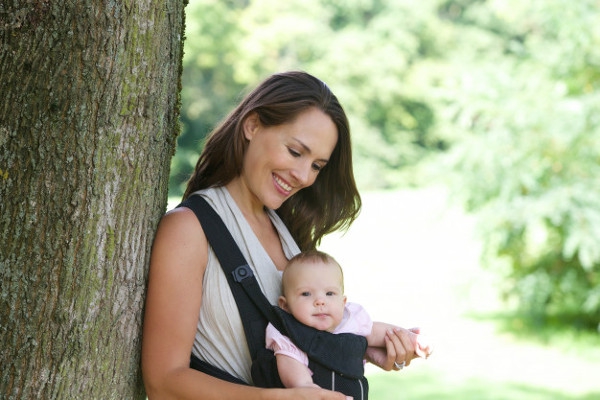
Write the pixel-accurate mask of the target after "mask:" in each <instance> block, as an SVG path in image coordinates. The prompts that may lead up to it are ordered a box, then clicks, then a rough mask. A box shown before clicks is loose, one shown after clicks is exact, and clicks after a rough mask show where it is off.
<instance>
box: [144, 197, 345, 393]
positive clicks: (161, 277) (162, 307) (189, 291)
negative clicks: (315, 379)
mask: <svg viewBox="0 0 600 400" xmlns="http://www.w3.org/2000/svg"><path fill="white" fill-rule="evenodd" d="M207 260H208V242H207V240H206V236H205V235H204V232H203V231H202V227H201V226H200V223H199V222H198V220H197V218H196V216H195V215H194V213H193V212H192V211H191V210H189V209H186V208H180V209H176V210H174V211H171V212H170V213H168V214H167V215H165V216H164V217H163V219H162V221H161V223H160V225H159V227H158V230H157V233H156V237H155V240H154V244H153V248H152V255H151V259H150V273H149V281H148V290H147V294H146V306H145V315H144V328H143V339H142V373H143V377H144V384H145V387H146V392H147V394H148V398H149V400H155V399H159V400H168V399H178V400H184V399H195V400H197V399H203V400H212V399H214V400H218V399H224V398H227V399H240V400H252V399H323V400H329V399H331V400H335V399H339V400H342V399H344V398H345V396H344V395H342V394H341V393H335V392H331V391H327V390H323V389H314V388H305V389H259V388H256V387H250V386H244V385H237V384H233V383H229V382H226V381H222V380H220V379H216V378H214V377H211V376H209V375H207V374H204V373H202V372H199V371H196V370H193V369H191V368H190V367H189V364H190V354H191V349H192V345H193V341H194V337H195V334H196V326H197V323H198V315H199V314H200V306H201V302H202V290H203V288H202V278H203V275H204V270H205V268H206V263H207ZM240 334H241V335H243V332H240Z"/></svg>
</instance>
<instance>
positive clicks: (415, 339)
mask: <svg viewBox="0 0 600 400" xmlns="http://www.w3.org/2000/svg"><path fill="white" fill-rule="evenodd" d="M394 328H395V326H394V325H390V324H386V323H383V322H373V328H372V329H371V334H370V335H369V336H367V343H368V345H369V347H385V337H386V336H387V335H388V332H390V331H393V329H394ZM409 331H410V339H411V342H412V344H413V346H414V348H415V353H416V354H417V355H418V356H419V357H423V358H427V356H428V355H429V354H430V353H431V351H432V349H431V346H430V345H429V344H428V343H427V341H426V340H425V338H424V337H422V336H421V335H420V334H419V329H418V328H411V329H409Z"/></svg>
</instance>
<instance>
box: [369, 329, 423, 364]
mask: <svg viewBox="0 0 600 400" xmlns="http://www.w3.org/2000/svg"><path fill="white" fill-rule="evenodd" d="M418 333H419V330H418V328H412V329H404V328H399V327H397V326H395V325H391V324H387V323H384V322H373V328H372V330H371V334H370V335H369V336H367V342H368V345H369V347H368V349H367V360H368V361H370V362H372V363H373V364H375V365H378V366H379V367H381V368H383V369H384V370H386V371H389V370H391V369H393V366H394V362H396V361H397V362H399V363H400V362H403V361H404V362H405V365H409V364H410V362H411V361H412V360H413V359H415V358H417V357H427V356H428V355H429V353H430V352H431V348H430V347H429V346H427V347H423V346H421V344H420V343H419V335H418Z"/></svg>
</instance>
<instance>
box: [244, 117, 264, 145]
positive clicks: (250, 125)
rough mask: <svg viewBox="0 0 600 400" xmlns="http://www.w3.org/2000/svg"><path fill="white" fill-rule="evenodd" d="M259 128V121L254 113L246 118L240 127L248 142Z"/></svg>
mask: <svg viewBox="0 0 600 400" xmlns="http://www.w3.org/2000/svg"><path fill="white" fill-rule="evenodd" d="M259 126H260V120H259V118H258V114H257V113H256V112H252V113H250V114H248V115H247V116H246V118H245V119H244V122H243V124H242V127H243V128H244V137H245V138H246V139H248V140H252V138H253V137H254V135H255V134H256V132H257V131H258V128H259Z"/></svg>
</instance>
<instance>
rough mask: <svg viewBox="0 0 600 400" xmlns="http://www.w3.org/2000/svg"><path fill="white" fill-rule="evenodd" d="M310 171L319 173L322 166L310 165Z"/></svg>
mask: <svg viewBox="0 0 600 400" xmlns="http://www.w3.org/2000/svg"><path fill="white" fill-rule="evenodd" d="M312 169H313V170H315V171H317V172H319V171H321V170H322V169H323V166H322V165H319V164H313V165H312Z"/></svg>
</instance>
